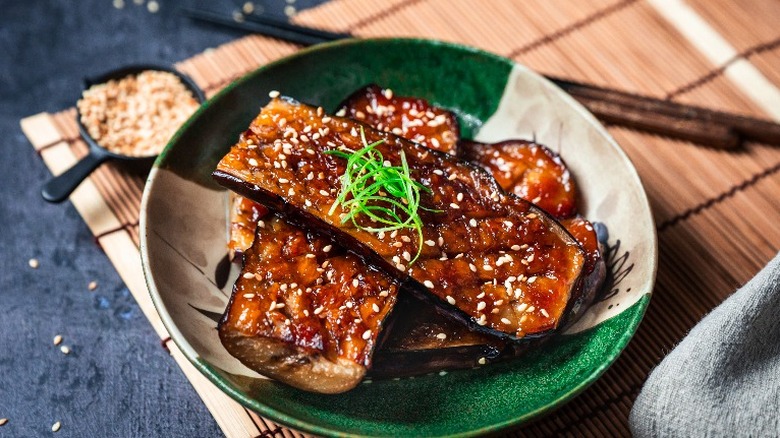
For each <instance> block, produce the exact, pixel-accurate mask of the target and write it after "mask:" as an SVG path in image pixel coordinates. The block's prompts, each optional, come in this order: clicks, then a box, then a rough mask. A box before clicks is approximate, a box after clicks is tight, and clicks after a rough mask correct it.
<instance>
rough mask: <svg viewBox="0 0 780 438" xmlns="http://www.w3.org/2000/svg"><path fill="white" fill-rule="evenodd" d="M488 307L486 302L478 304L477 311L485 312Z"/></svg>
mask: <svg viewBox="0 0 780 438" xmlns="http://www.w3.org/2000/svg"><path fill="white" fill-rule="evenodd" d="M486 306H487V304H485V302H484V301H480V302H479V303H477V311H480V310H483V309H484V308H485V307H486Z"/></svg>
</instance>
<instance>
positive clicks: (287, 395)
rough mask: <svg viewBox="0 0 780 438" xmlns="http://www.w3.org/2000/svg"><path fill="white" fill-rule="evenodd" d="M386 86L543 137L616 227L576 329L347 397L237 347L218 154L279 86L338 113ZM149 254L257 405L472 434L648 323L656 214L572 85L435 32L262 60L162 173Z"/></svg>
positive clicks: (360, 422)
mask: <svg viewBox="0 0 780 438" xmlns="http://www.w3.org/2000/svg"><path fill="white" fill-rule="evenodd" d="M369 83H377V84H379V85H381V86H383V87H390V88H392V89H393V90H394V92H395V93H396V95H403V96H419V97H422V98H425V99H428V100H429V101H431V102H433V103H435V104H436V105H440V106H444V107H446V108H449V109H451V110H453V111H454V112H455V113H456V114H457V115H458V117H459V121H460V123H461V126H462V131H463V132H462V135H463V137H466V138H475V139H477V140H482V141H491V142H492V141H500V140H506V139H510V138H532V137H533V138H536V140H537V141H540V142H542V143H544V144H546V145H547V146H549V147H550V148H552V149H553V150H555V151H557V152H559V153H560V154H561V155H562V156H563V158H564V160H566V162H567V164H568V165H569V167H570V168H571V170H572V173H573V174H574V176H575V178H576V180H577V183H578V186H579V189H580V195H581V199H582V202H581V211H582V212H583V214H584V216H586V217H587V218H589V219H590V220H592V221H597V222H601V223H603V224H605V225H606V229H607V230H608V233H609V237H608V240H607V243H608V251H607V253H606V259H607V265H608V270H609V271H610V275H609V277H610V278H609V280H608V283H607V285H606V286H605V291H604V296H603V298H601V300H600V301H599V302H597V303H596V304H595V305H594V306H592V307H591V308H590V309H589V310H588V311H587V312H586V314H585V315H584V316H583V318H582V319H581V320H580V321H578V322H577V324H575V325H574V326H573V327H571V328H570V329H569V330H568V331H567V332H566V333H565V334H562V335H560V336H558V337H557V338H556V339H555V340H553V341H551V342H549V343H547V344H545V345H543V346H542V347H539V348H538V349H537V350H535V351H532V352H530V353H528V354H527V355H525V356H523V357H521V358H518V359H514V360H510V361H507V362H503V363H498V364H492V365H489V366H485V367H482V368H478V369H471V370H461V371H452V372H449V373H437V374H433V375H426V376H420V377H416V378H408V379H402V380H387V381H374V382H365V383H363V384H361V385H359V386H358V387H357V388H356V389H354V390H352V391H350V392H347V393H345V394H339V395H322V394H312V393H307V392H303V391H300V390H296V389H293V388H290V387H288V386H286V385H283V384H281V383H278V382H275V381H273V380H269V379H266V378H264V377H262V376H260V375H258V374H256V373H255V372H253V371H251V370H249V369H247V368H246V367H244V366H243V365H242V364H241V363H240V362H238V361H237V360H235V359H234V358H232V357H231V356H230V355H229V354H228V353H227V352H226V351H225V350H224V348H222V345H221V344H220V342H219V339H218V337H217V332H216V330H215V327H216V320H218V318H219V316H220V315H221V314H222V312H223V311H224V309H225V306H226V304H227V301H228V299H229V297H230V291H231V287H232V279H234V278H235V277H236V275H237V269H236V268H235V266H234V267H233V268H232V271H231V272H229V273H227V271H226V270H225V268H226V267H228V266H229V265H228V264H227V263H225V254H226V246H225V245H226V239H227V221H228V220H227V213H228V195H227V192H226V191H225V190H224V189H222V188H221V187H219V186H218V185H216V184H215V183H214V182H213V181H212V180H211V177H210V174H211V171H212V170H213V169H214V168H215V166H216V164H217V162H218V161H219V159H220V158H221V157H222V156H223V155H224V154H225V153H226V152H227V151H228V149H229V147H230V146H231V145H232V144H233V143H234V142H235V141H236V139H237V138H238V135H239V134H240V133H241V131H242V130H244V129H246V128H247V126H248V125H249V123H250V121H251V120H252V119H253V118H254V116H256V115H257V113H258V112H259V110H260V108H261V107H262V106H263V105H265V104H266V102H267V101H268V93H269V91H271V90H279V91H280V92H281V93H282V94H284V95H287V96H291V97H293V98H295V99H298V100H300V101H303V102H307V103H310V104H314V105H321V106H323V107H324V108H325V109H326V110H333V109H334V107H335V106H336V105H337V104H338V102H340V101H341V100H342V99H343V98H345V97H346V96H348V95H349V94H350V93H352V92H353V91H355V90H356V89H357V88H359V87H361V86H363V85H366V84H369ZM141 234H142V242H141V255H142V259H143V267H144V272H145V275H146V279H147V283H148V286H149V290H150V293H151V295H152V298H153V300H154V303H155V305H156V307H157V311H158V312H159V313H160V316H161V318H162V321H163V323H164V324H165V326H166V327H167V329H168V331H169V332H170V334H171V337H172V338H173V340H174V341H175V342H176V344H177V345H178V346H179V347H180V348H181V350H182V351H183V352H184V354H185V355H186V356H187V358H189V360H190V361H192V363H193V364H195V366H196V367H197V368H198V369H199V370H200V371H201V372H202V373H203V374H204V375H205V376H206V377H208V378H209V379H210V380H211V381H212V382H214V383H215V384H216V385H217V386H218V387H219V388H221V389H222V390H223V391H225V392H226V393H227V394H229V395H230V396H231V397H233V398H234V399H236V400H238V401H239V402H240V403H242V404H243V405H244V406H247V407H248V408H251V409H253V410H255V411H257V412H258V413H259V414H260V415H262V416H265V417H267V418H270V419H271V420H274V421H276V422H279V423H282V424H285V425H288V426H291V427H293V428H296V429H299V430H302V431H307V432H311V433H315V434H320V435H334V436H335V435H338V436H357V435H360V436H409V435H414V436H444V435H449V436H470V435H477V434H484V433H488V432H495V431H498V430H501V429H504V428H508V427H511V426H517V425H520V424H523V423H525V422H527V421H529V420H531V419H534V418H537V417H539V416H541V415H544V414H546V413H548V412H550V411H552V410H553V409H555V408H557V407H560V406H561V405H562V404H564V403H565V402H566V401H568V400H571V399H572V398H573V397H574V396H575V395H577V394H578V393H579V392H581V391H582V390H584V389H585V388H586V387H587V386H588V385H590V384H591V383H593V382H594V381H595V380H596V379H597V378H598V377H599V376H600V375H601V374H602V373H603V372H604V371H605V370H606V369H607V367H609V366H610V364H612V363H613V362H614V361H615V359H616V358H617V357H618V355H619V354H620V352H621V351H622V350H623V348H625V346H626V344H627V343H628V341H629V340H630V339H631V336H632V335H633V334H634V332H635V331H636V328H637V326H638V325H639V322H640V320H641V319H642V315H643V314H644V311H645V308H646V307H647V304H648V302H649V299H650V293H651V291H652V288H653V283H654V280H655V270H656V258H657V244H656V236H655V227H654V224H653V219H652V215H651V212H650V208H649V206H648V202H647V197H646V195H645V192H644V190H643V188H642V184H641V182H640V180H639V177H638V176H637V174H636V171H635V170H634V167H633V166H632V165H631V163H630V161H629V160H628V158H627V157H626V156H625V154H624V153H623V152H622V151H621V149H620V147H619V146H618V145H617V144H616V143H615V141H614V140H613V139H612V138H611V137H610V136H609V134H608V133H607V132H606V131H605V129H604V128H603V127H602V126H601V125H600V124H599V123H598V122H597V121H596V119H595V118H594V117H593V116H592V115H591V114H590V113H588V112H587V111H586V110H585V109H584V108H583V107H581V106H580V105H579V104H578V103H577V102H575V101H574V100H573V99H572V98H571V97H570V96H568V95H566V94H565V93H563V92H562V91H561V90H559V89H558V88H556V87H555V86H554V85H552V84H550V83H549V82H548V81H546V80H545V79H544V78H542V77H541V76H539V75H538V74H536V73H534V72H532V71H530V70H528V69H527V68H525V67H523V66H520V65H518V64H515V63H513V62H512V61H510V60H508V59H505V58H501V57H498V56H495V55H492V54H489V53H486V52H483V51H480V50H476V49H472V48H468V47H463V46H458V45H453V44H447V43H442V42H436V41H428V40H413V39H378V40H360V41H359V40H348V41H343V42H337V43H332V44H326V45H321V46H316V47H312V48H310V49H306V50H302V51H300V52H298V53H296V54H295V55H293V56H290V57H287V58H284V59H281V60H279V61H276V62H274V63H271V64H268V65H266V66H265V67H262V68H260V69H258V70H256V71H254V72H252V73H250V74H248V75H246V76H245V77H243V78H241V79H240V80H238V81H236V82H235V83H233V84H231V85H230V86H228V87H227V88H226V89H225V90H223V91H222V92H220V93H219V94H218V95H217V96H215V97H214V98H212V99H211V100H209V101H208V102H206V103H205V104H204V105H203V106H202V107H201V108H200V110H199V111H198V112H197V113H196V114H195V115H193V117H192V118H191V119H190V120H189V121H188V122H187V123H186V124H185V125H184V126H183V127H182V128H181V129H180V130H179V132H178V133H177V134H176V135H175V136H174V138H173V139H172V140H171V142H170V144H169V145H168V147H167V148H166V149H165V151H164V152H163V153H162V154H161V155H160V157H159V159H158V160H157V162H156V163H155V167H154V169H153V170H152V173H151V175H150V176H149V181H148V183H147V185H146V191H145V193H144V197H143V205H142V212H141Z"/></svg>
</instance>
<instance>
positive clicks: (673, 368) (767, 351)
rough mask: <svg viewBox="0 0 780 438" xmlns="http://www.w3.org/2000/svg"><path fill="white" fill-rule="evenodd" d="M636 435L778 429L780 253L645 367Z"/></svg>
mask: <svg viewBox="0 0 780 438" xmlns="http://www.w3.org/2000/svg"><path fill="white" fill-rule="evenodd" d="M629 422H630V425H631V430H632V432H633V433H634V435H635V436H638V437H689V436H697V437H698V436H723V437H741V436H780V253H778V254H777V255H776V256H775V258H774V259H773V260H772V261H771V262H769V264H768V265H767V266H766V267H765V268H764V269H763V270H762V271H761V272H759V274H758V275H757V276H756V277H755V278H753V279H752V280H750V282H749V283H747V284H746V285H744V286H743V287H742V288H741V289H739V290H738V291H737V292H736V293H734V294H733V295H732V296H731V297H729V298H728V299H727V300H726V301H724V302H723V303H722V304H721V305H720V306H718V307H717V308H716V309H715V310H713V311H712V312H711V313H710V314H709V315H707V316H706V317H705V318H704V319H702V321H701V322H699V324H697V325H696V327H694V328H693V330H691V332H690V333H689V334H688V336H686V337H685V339H683V340H682V342H680V344H679V345H678V346H677V347H676V348H675V349H674V350H673V351H672V352H671V353H670V354H669V355H668V356H667V357H666V358H664V360H663V361H662V362H661V364H660V365H658V367H657V368H656V369H655V370H654V371H653V372H652V374H650V377H649V378H648V379H647V382H646V383H645V385H644V387H643V388H642V392H641V393H640V394H639V397H638V398H637V400H636V403H635V404H634V408H633V410H632V411H631V416H630V419H629Z"/></svg>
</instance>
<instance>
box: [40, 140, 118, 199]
mask: <svg viewBox="0 0 780 438" xmlns="http://www.w3.org/2000/svg"><path fill="white" fill-rule="evenodd" d="M108 158H109V155H108V154H106V153H100V152H95V151H93V150H91V151H90V152H89V154H87V156H86V157H84V158H82V159H81V160H80V161H79V162H78V163H76V164H75V165H74V166H73V167H71V168H70V169H68V170H66V171H65V172H63V173H61V174H60V175H57V176H55V177H53V178H52V179H50V180H49V181H47V182H46V183H45V184H44V185H43V188H42V189H41V195H42V196H43V199H45V200H47V201H49V202H53V203H59V202H62V201H64V200H65V199H67V198H68V196H70V194H71V193H72V192H73V190H75V189H76V187H78V186H79V184H81V182H82V181H84V179H85V178H86V177H87V176H89V174H90V173H92V171H93V170H95V169H96V168H97V167H98V166H99V165H100V164H101V163H103V162H104V161H106V160H107V159H108Z"/></svg>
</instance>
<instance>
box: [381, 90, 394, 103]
mask: <svg viewBox="0 0 780 438" xmlns="http://www.w3.org/2000/svg"><path fill="white" fill-rule="evenodd" d="M383 94H384V95H385V98H386V99H388V100H389V99H392V98H393V90H391V89H389V88H385V91H384V93H383Z"/></svg>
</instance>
